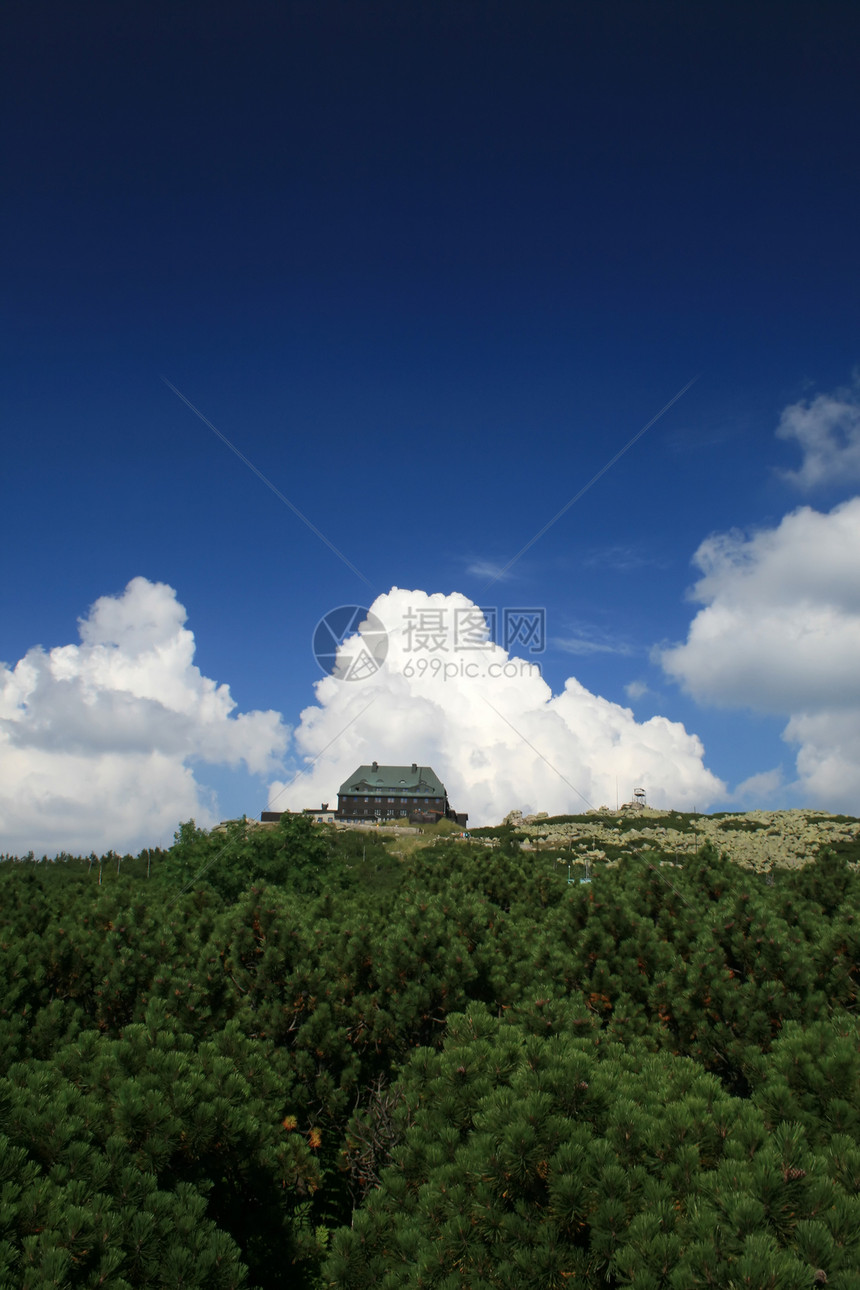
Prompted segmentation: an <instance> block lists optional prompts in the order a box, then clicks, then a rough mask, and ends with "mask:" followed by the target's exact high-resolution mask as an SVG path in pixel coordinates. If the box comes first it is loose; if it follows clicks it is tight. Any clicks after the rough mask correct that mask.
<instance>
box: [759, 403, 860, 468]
mask: <svg viewBox="0 0 860 1290" xmlns="http://www.w3.org/2000/svg"><path fill="white" fill-rule="evenodd" d="M858 395H860V390H858V384H857V382H856V381H855V384H854V388H853V389H849V390H845V391H841V392H839V393H837V394H819V395H818V396H817V398H814V399H812V400H811V401H809V402H806V401H803V400H801V401H800V402H799V403H793V404H792V405H791V406H790V407H787V408H786V409H785V410H784V412H783V414H782V417H781V418H780V422H779V426H778V428H777V432H776V433H777V436H778V437H779V438H780V439H787V440H792V439H793V440H795V441H796V442H797V443H798V444H799V445H800V447H801V448H802V450H803V462H802V464H801V466H800V468H799V469H798V470H786V471H782V472H781V473H782V476H783V478H784V479H786V480H788V481H789V482H790V483H793V484H796V485H797V486H798V487H800V488H814V487H816V486H817V485H820V484H833V483H836V484H844V483H845V482H846V481H848V482H851V483H854V482H856V481H857V480H858V479H860V397H858Z"/></svg>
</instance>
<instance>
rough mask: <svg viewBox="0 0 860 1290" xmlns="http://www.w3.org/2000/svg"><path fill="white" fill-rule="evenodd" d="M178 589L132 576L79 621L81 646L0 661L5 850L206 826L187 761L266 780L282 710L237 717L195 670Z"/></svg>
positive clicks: (148, 840) (280, 734) (282, 734)
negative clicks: (193, 822)
mask: <svg viewBox="0 0 860 1290" xmlns="http://www.w3.org/2000/svg"><path fill="white" fill-rule="evenodd" d="M185 619H186V614H185V610H184V608H183V606H182V605H181V604H179V602H178V601H177V599H176V593H175V591H174V590H173V589H172V588H171V587H168V586H166V585H165V584H164V583H156V582H149V581H148V580H147V579H146V578H134V579H133V580H132V581H131V582H130V583H129V584H128V586H127V587H126V589H125V591H124V592H123V593H122V594H121V595H118V596H102V597H101V598H100V599H99V600H97V601H96V602H95V604H94V605H93V606H92V608H91V610H90V612H89V614H88V615H87V616H86V617H85V618H83V619H81V620H80V621H79V634H80V642H81V643H80V644H78V645H72V644H70V645H63V646H59V647H57V648H56V649H52V650H50V651H45V650H44V649H42V648H41V647H40V646H36V647H34V648H33V649H31V650H30V651H29V652H28V653H27V654H26V656H25V657H24V658H23V659H21V660H20V662H19V663H18V664H17V666H15V667H14V668H9V667H6V666H5V665H2V664H0V851H6V852H11V853H16V852H21V851H24V852H26V851H28V850H31V849H32V850H33V851H35V852H36V853H37V854H41V853H42V852H45V853H48V854H53V853H54V852H56V851H58V850H65V851H70V852H77V851H90V850H91V849H92V850H97V851H98V850H104V849H108V848H113V849H115V850H125V849H134V848H138V847H140V846H143V845H152V844H155V843H156V842H164V841H165V840H169V838H170V836H171V834H172V832H173V830H174V829H175V827H176V825H177V823H178V822H179V821H180V820H183V819H188V818H189V817H191V816H194V817H195V818H197V820H198V821H199V822H202V823H212V822H214V819H215V818H217V817H216V816H215V814H214V812H215V807H216V804H215V802H214V801H213V800H212V796H211V794H209V793H208V792H207V790H206V789H205V788H204V787H202V786H201V785H200V784H199V783H198V782H197V780H196V778H195V775H194V770H193V764H194V763H195V762H208V763H211V764H223V765H228V766H238V765H239V764H240V763H244V765H245V767H246V768H247V769H248V770H249V771H250V772H252V773H257V774H262V773H265V772H271V771H272V769H274V767H275V766H276V765H277V764H278V761H279V758H280V756H281V754H282V753H283V751H284V749H285V748H286V744H287V739H288V734H289V732H288V730H287V729H286V728H285V727H284V725H283V722H282V720H281V717H280V714H279V713H277V712H248V713H240V714H238V715H234V710H235V707H236V703H235V701H234V699H233V698H232V697H231V694H230V689H229V687H228V686H227V685H218V684H217V683H216V682H215V681H212V680H210V679H209V678H208V677H205V676H203V675H202V674H201V673H200V670H199V669H198V668H197V667H195V666H194V662H193V659H194V635H193V633H192V632H191V631H189V630H188V628H186V627H185Z"/></svg>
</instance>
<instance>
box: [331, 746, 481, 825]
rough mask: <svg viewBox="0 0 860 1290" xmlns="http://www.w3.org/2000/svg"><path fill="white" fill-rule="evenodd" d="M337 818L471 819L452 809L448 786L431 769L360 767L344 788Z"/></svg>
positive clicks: (374, 764)
mask: <svg viewBox="0 0 860 1290" xmlns="http://www.w3.org/2000/svg"><path fill="white" fill-rule="evenodd" d="M337 817H338V819H341V820H390V819H398V818H399V819H407V820H413V821H415V822H416V823H433V822H434V821H436V820H443V819H449V820H455V821H456V822H457V823H458V824H462V825H464V826H465V824H466V821H467V819H468V816H466V815H457V814H456V813H455V812H454V811H452V810H451V806H450V803H449V801H448V794H447V793H446V792H445V785H444V784H443V783H442V781H441V780H440V779H439V777H438V775H437V774H436V772H435V771H434V770H432V769H431V768H430V767H429V766H419V765H418V764H417V762H413V763H412V765H411V766H380V764H379V762H373V764H372V765H370V766H359V768H358V770H356V771H355V772H354V774H352V775H350V777H349V779H347V780H345V781H344V782H343V784H341V786H340V791H339V792H338V795H337Z"/></svg>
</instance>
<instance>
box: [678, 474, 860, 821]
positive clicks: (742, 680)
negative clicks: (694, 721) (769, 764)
mask: <svg viewBox="0 0 860 1290" xmlns="http://www.w3.org/2000/svg"><path fill="white" fill-rule="evenodd" d="M694 560H695V563H696V564H697V565H698V566H699V568H700V570H701V571H702V575H703V576H702V578H701V579H700V580H699V582H698V583H697V584H696V585H695V587H694V588H693V592H692V595H693V597H694V598H695V599H696V600H698V601H700V602H701V603H702V604H703V606H704V607H703V608H702V609H700V610H699V611H698V613H697V614H696V616H695V618H694V619H693V621H692V623H691V625H690V629H689V632H688V635H687V639H686V641H685V642H684V643H683V644H681V645H675V646H672V647H671V648H668V649H664V650H663V651H662V652H661V654H660V658H661V661H662V664H663V667H664V668H665V670H666V671H667V672H668V673H669V674H670V675H671V676H672V677H674V678H675V680H677V681H678V682H679V683H680V684H681V685H682V686H683V687H684V688H685V689H686V690H687V691H688V692H689V693H690V694H692V695H693V696H694V697H695V698H696V699H698V700H700V701H702V702H708V703H713V704H716V705H720V706H723V707H730V706H738V707H747V708H751V709H753V710H756V711H759V712H767V713H774V714H777V715H782V714H784V715H785V716H786V717H787V718H789V721H788V724H787V726H786V728H785V731H784V734H783V737H784V738H785V739H786V741H787V742H789V743H792V744H795V745H798V746H799V751H798V754H797V771H798V782H797V785H796V786H795V787H796V791H797V792H799V793H800V794H802V795H804V798H805V800H806V801H807V802H809V803H814V804H819V805H822V806H828V807H834V808H837V807H838V808H840V809H844V810H853V811H858V810H860V790H858V784H860V738H858V735H857V730H858V728H860V665H858V660H860V578H858V575H857V570H858V568H860V497H855V498H852V499H851V500H849V501H847V502H843V503H842V504H841V505H839V506H837V507H835V508H834V509H833V510H831V511H829V512H827V513H822V512H819V511H815V510H812V509H811V508H810V507H807V506H805V507H801V508H800V509H799V510H796V511H793V512H792V513H791V514H789V515H786V516H785V517H784V518H783V519H782V521H781V522H780V523H779V524H778V525H777V526H776V527H775V528H770V529H763V530H760V531H758V532H756V533H753V534H751V535H745V534H743V533H740V532H737V531H733V532H731V533H725V534H719V535H716V536H713V537H710V538H708V539H707V540H706V541H705V542H703V543H702V545H701V546H700V547H699V549H698V551H697V552H696V555H695V557H694Z"/></svg>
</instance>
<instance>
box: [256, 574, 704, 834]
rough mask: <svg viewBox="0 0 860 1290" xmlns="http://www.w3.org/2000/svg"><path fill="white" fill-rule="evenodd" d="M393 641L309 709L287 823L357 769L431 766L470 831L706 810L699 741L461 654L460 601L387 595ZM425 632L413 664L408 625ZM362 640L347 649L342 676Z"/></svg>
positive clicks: (385, 618) (498, 654) (467, 604)
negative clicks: (598, 811)
mask: <svg viewBox="0 0 860 1290" xmlns="http://www.w3.org/2000/svg"><path fill="white" fill-rule="evenodd" d="M371 611H372V613H373V614H374V615H376V616H377V617H378V618H379V619H380V620H381V621H382V623H383V624H385V626H386V628H387V630H388V637H389V648H388V655H387V658H386V661H385V664H384V665H383V666H382V667H381V668H379V669H378V670H376V671H374V672H373V673H372V675H368V676H367V677H366V678H365V679H364V680H361V681H348V680H342V679H339V677H337V676H330V677H326V678H325V679H323V680H321V681H319V682H318V683H317V686H316V697H317V704H316V706H313V707H309V708H307V709H306V710H305V711H304V712H303V713H302V714H301V723H300V725H299V726H298V727H297V729H296V735H295V738H296V744H297V747H298V749H299V750H300V752H301V753H302V754H304V756H305V757H306V759H307V764H308V765H309V769H308V771H307V773H306V774H304V775H302V776H301V777H300V778H299V779H298V780H297V781H296V782H295V783H293V784H291V785H285V784H284V783H283V782H277V783H274V784H273V785H272V787H271V790H270V804H271V805H272V806H275V805H277V806H278V807H279V808H280V809H284V808H285V807H287V806H289V807H292V808H293V809H295V808H297V807H301V806H307V805H312V804H315V803H317V802H319V801H333V800H334V797H335V794H336V793H337V789H338V786H339V785H340V784H341V783H342V782H343V780H345V779H346V778H347V776H348V775H350V774H351V773H352V771H353V770H354V769H355V767H356V766H357V765H360V764H362V763H367V762H371V761H373V760H377V761H379V762H382V763H390V764H407V765H408V764H409V763H411V762H413V761H418V762H419V763H422V764H426V765H431V766H433V768H434V769H435V770H436V771H437V772H438V774H439V775H440V776H441V777H442V779H443V781H444V783H445V785H446V787H447V789H448V794H449V797H450V799H451V801H452V803H453V805H454V807H455V809H456V810H462V811H468V812H469V817H470V821H471V823H472V824H482V823H483V824H486V823H497V822H498V821H499V820H500V819H501V818H502V816H503V815H505V814H506V813H507V812H508V811H510V810H511V809H513V808H518V809H521V810H545V811H548V812H549V813H551V814H554V813H563V812H579V811H583V810H585V809H586V807H587V806H589V805H601V804H603V803H609V804H613V805H614V802H615V794H616V779H617V783H618V786H619V788H620V791H621V794H622V796H623V797H629V796H630V795H631V794H632V792H633V788H634V787H638V786H640V785H641V786H644V787H645V788H646V790H647V793H648V799H649V801H650V802H653V803H654V804H660V803H665V804H671V805H673V806H676V807H679V808H682V809H683V808H684V807H687V808H689V807H691V806H693V805H698V806H699V807H700V808H701V807H704V806H705V805H706V804H707V803H708V802H712V801H714V800H715V799H716V798H718V797H719V796H721V795H722V793H723V791H724V787H723V785H722V783H721V782H720V781H719V780H718V779H716V778H715V776H714V775H712V774H711V772H710V771H708V770H707V769H706V768H705V766H704V764H703V756H704V749H703V748H702V744H701V742H700V741H699V739H698V738H697V737H696V736H695V735H690V734H687V732H686V730H685V729H684V727H683V726H682V725H679V724H678V723H676V722H671V721H668V720H666V719H665V718H663V717H653V718H652V719H651V720H649V721H645V722H643V723H638V722H637V721H636V720H635V719H634V717H633V714H632V712H631V711H630V710H629V709H628V708H623V707H621V706H619V705H618V704H615V703H610V702H609V701H607V700H606V699H603V698H600V697H598V696H597V695H594V694H591V693H589V691H588V690H586V689H585V688H584V687H583V686H581V685H580V684H579V682H578V681H576V680H574V679H572V678H571V679H570V680H568V681H567V683H566V684H565V688H564V690H563V691H562V692H561V693H560V694H558V695H555V696H553V694H552V693H551V691H550V688H549V686H548V685H547V684H546V682H545V681H544V680H543V678H542V676H541V674H540V669H539V667H538V665H537V662H536V660H534V659H533V660H529V659H528V658H524V659H519V658H512V657H511V656H510V655H509V654H508V653H506V652H505V651H504V650H503V649H501V648H500V647H499V646H496V645H494V644H492V643H491V642H487V643H485V644H484V645H483V646H482V647H481V648H479V649H478V648H475V649H462V648H457V645H458V644H459V640H458V638H457V637H456V636H455V631H456V630H457V629H458V628H457V625H458V623H462V621H463V619H462V617H461V618H459V619H457V618H455V616H456V615H469V614H473V613H475V612H476V611H475V609H474V606H473V604H472V602H471V601H469V600H468V599H467V598H466V597H465V596H463V595H461V594H459V593H452V594H451V595H442V594H435V595H428V594H427V593H426V592H423V591H403V590H400V589H398V588H393V589H392V590H391V592H389V593H388V594H387V595H383V596H380V597H378V598H377V600H375V601H374V603H373V605H372V606H371ZM417 616H424V617H423V621H424V622H425V623H431V622H432V623H433V625H434V626H435V628H436V630H435V632H434V633H433V634H432V637H431V640H430V643H432V644H433V646H434V648H433V649H432V650H431V649H424V650H418V649H414V648H410V647H412V646H414V645H415V644H416V640H417V638H416V636H415V635H414V633H412V632H411V631H410V630H408V629H407V626H406V624H408V623H412V624H414V623H415V621H416V618H417ZM359 646H360V641H359V640H358V638H356V637H353V638H351V639H350V640H348V641H346V642H344V645H343V646H342V650H341V656H342V658H343V664H342V667H341V671H342V672H344V673H345V672H346V671H347V669H348V668H349V667H350V666H351V665H352V664H353V663H354V660H355V657H356V654H357V651H358V649H359Z"/></svg>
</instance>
